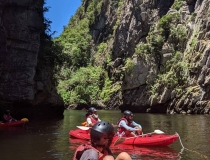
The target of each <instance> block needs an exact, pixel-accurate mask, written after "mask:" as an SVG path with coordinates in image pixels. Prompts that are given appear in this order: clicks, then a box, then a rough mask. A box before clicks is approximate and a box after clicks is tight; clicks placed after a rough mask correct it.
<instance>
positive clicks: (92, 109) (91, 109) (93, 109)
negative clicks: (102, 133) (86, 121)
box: [88, 107, 97, 113]
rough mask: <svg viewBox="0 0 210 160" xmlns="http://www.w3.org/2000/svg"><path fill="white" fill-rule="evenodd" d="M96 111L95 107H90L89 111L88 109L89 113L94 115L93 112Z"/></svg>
mask: <svg viewBox="0 0 210 160" xmlns="http://www.w3.org/2000/svg"><path fill="white" fill-rule="evenodd" d="M95 111H97V110H96V109H95V108H94V107H90V108H89V109H88V113H93V112H95Z"/></svg>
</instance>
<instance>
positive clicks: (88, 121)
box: [87, 118, 92, 126]
mask: <svg viewBox="0 0 210 160" xmlns="http://www.w3.org/2000/svg"><path fill="white" fill-rule="evenodd" d="M87 124H88V126H90V125H91V124H92V121H91V119H90V118H87Z"/></svg>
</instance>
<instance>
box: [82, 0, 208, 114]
mask: <svg viewBox="0 0 210 160" xmlns="http://www.w3.org/2000/svg"><path fill="white" fill-rule="evenodd" d="M100 2H102V7H101V10H100V12H99V14H98V15H97V16H96V18H95V21H94V22H93V23H92V24H91V26H90V33H91V35H92V37H93V40H94V42H93V43H94V45H95V46H94V48H97V46H99V45H100V44H101V43H102V42H103V43H106V44H107V47H106V49H105V50H106V53H110V55H109V56H110V57H111V62H110V63H109V66H108V70H109V76H110V78H111V79H112V81H113V82H114V83H115V85H118V86H120V89H119V90H118V91H117V92H115V94H114V95H112V98H111V100H110V101H109V102H107V103H106V106H107V108H120V109H122V110H125V109H130V110H131V111H134V112H153V113H154V112H160V113H171V114H173V113H190V114H191V113H192V114H193V113H199V114H208V113H209V112H210V101H209V100H210V94H209V93H210V92H209V91H210V87H209V84H210V81H209V79H210V77H209V76H210V65H209V56H210V55H209V53H210V52H209V38H210V37H209V35H210V34H209V31H210V27H209V25H210V23H209V21H210V19H209V13H210V1H209V0H167V1H165V0H135V1H133V0H123V1H122V0H120V1H116V0H103V1H100ZM91 3H92V1H91V0H84V1H83V7H84V11H87V10H88V6H89V5H90V4H91ZM97 54H99V53H98V52H97V50H96V51H95V57H96V55H97ZM100 56H101V59H100V61H99V60H98V61H97V59H95V61H94V63H95V65H97V66H98V65H101V66H103V65H104V62H105V61H106V60H107V59H108V58H107V54H101V53H100ZM103 59H105V60H104V61H103ZM122 75H123V76H122Z"/></svg>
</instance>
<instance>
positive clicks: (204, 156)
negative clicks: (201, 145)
mask: <svg viewBox="0 0 210 160" xmlns="http://www.w3.org/2000/svg"><path fill="white" fill-rule="evenodd" d="M176 134H177V135H178V137H179V141H180V144H181V146H182V149H181V152H180V154H182V152H183V151H184V149H186V150H188V151H191V152H194V153H197V154H199V155H200V156H201V157H202V158H205V159H208V156H206V155H204V154H201V153H199V152H197V151H193V150H191V149H188V148H185V147H184V145H183V143H182V141H181V137H180V136H179V134H178V133H177V132H176Z"/></svg>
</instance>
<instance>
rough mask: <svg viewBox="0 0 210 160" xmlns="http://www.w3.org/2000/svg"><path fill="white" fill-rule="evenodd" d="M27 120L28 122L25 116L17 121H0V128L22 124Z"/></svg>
mask: <svg viewBox="0 0 210 160" xmlns="http://www.w3.org/2000/svg"><path fill="white" fill-rule="evenodd" d="M27 122H28V119H26V118H23V119H21V120H19V121H13V122H6V123H1V122H0V128H8V127H16V126H23V125H24V124H25V123H27Z"/></svg>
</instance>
